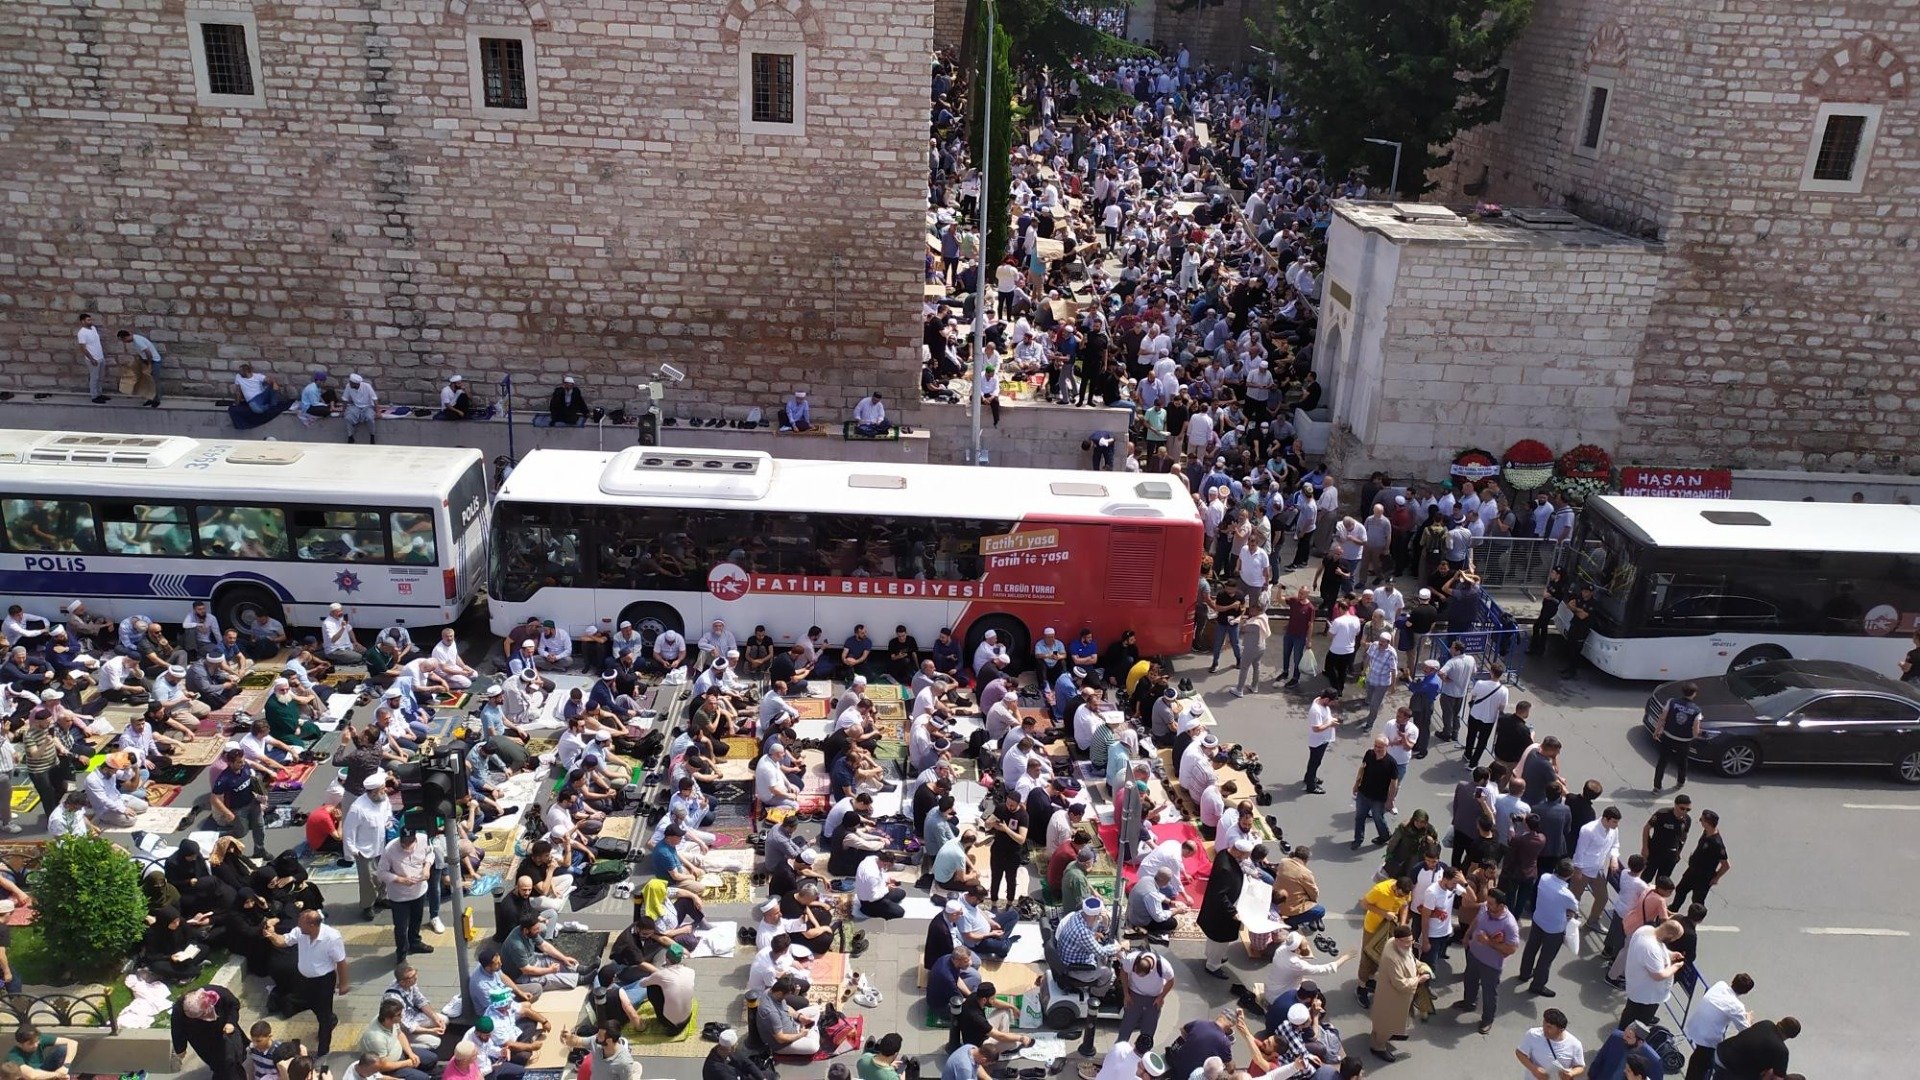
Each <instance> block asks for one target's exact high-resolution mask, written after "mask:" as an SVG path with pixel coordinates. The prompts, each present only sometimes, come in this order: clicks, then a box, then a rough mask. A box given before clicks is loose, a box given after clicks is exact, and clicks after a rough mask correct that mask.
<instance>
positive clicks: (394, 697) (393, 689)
mask: <svg viewBox="0 0 1920 1080" xmlns="http://www.w3.org/2000/svg"><path fill="white" fill-rule="evenodd" d="M380 696H381V697H383V698H385V699H387V700H388V701H398V700H400V696H401V695H400V688H399V687H397V686H389V687H387V692H386V693H384V694H381V695H380Z"/></svg>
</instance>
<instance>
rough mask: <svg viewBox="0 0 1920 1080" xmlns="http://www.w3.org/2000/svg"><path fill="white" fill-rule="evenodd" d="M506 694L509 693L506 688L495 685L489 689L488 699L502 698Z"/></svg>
mask: <svg viewBox="0 0 1920 1080" xmlns="http://www.w3.org/2000/svg"><path fill="white" fill-rule="evenodd" d="M506 692H507V688H506V687H504V686H501V685H500V684H499V683H494V684H493V685H492V686H489V687H487V696H488V697H500V696H502V695H504V694H505V693H506Z"/></svg>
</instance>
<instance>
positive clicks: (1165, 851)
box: [1139, 840, 1199, 881]
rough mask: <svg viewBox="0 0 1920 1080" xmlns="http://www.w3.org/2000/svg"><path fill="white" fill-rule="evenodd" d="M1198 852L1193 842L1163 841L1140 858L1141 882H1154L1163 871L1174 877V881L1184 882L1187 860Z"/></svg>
mask: <svg viewBox="0 0 1920 1080" xmlns="http://www.w3.org/2000/svg"><path fill="white" fill-rule="evenodd" d="M1197 850H1199V849H1198V847H1197V846H1196V845H1195V844H1194V842H1193V841H1191V840H1162V841H1161V842H1160V843H1158V844H1155V845H1154V848H1153V850H1152V851H1149V852H1147V853H1146V854H1145V855H1142V856H1141V857H1140V877H1139V880H1141V881H1152V880H1154V879H1155V876H1156V875H1158V874H1159V872H1160V871H1162V870H1165V871H1167V872H1168V873H1169V874H1171V875H1173V877H1172V880H1174V881H1180V880H1182V879H1183V878H1184V877H1185V876H1186V872H1187V870H1186V866H1187V859H1188V858H1189V857H1191V856H1192V855H1193V854H1194V852H1196V851H1197Z"/></svg>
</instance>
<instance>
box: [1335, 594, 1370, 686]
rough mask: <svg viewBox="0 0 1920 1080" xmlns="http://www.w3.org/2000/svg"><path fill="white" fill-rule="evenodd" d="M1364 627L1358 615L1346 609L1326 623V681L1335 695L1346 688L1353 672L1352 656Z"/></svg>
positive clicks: (1357, 646) (1358, 644) (1358, 645)
mask: <svg viewBox="0 0 1920 1080" xmlns="http://www.w3.org/2000/svg"><path fill="white" fill-rule="evenodd" d="M1364 629H1365V626H1364V625H1362V624H1361V622H1360V617H1359V616H1357V615H1355V614H1354V613H1353V612H1352V611H1347V612H1345V613H1343V614H1341V615H1340V616H1338V617H1337V618H1335V619H1334V620H1333V621H1332V622H1330V623H1328V624H1327V664H1326V668H1327V671H1326V675H1327V682H1328V683H1329V684H1330V685H1331V686H1332V687H1333V693H1334V696H1335V697H1338V696H1339V695H1340V694H1341V692H1343V691H1344V690H1346V688H1347V679H1348V678H1350V677H1351V676H1352V674H1353V657H1354V653H1355V651H1356V650H1358V649H1359V647H1360V633H1361V631H1362V630H1364Z"/></svg>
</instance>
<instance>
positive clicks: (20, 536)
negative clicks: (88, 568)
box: [0, 499, 100, 555]
mask: <svg viewBox="0 0 1920 1080" xmlns="http://www.w3.org/2000/svg"><path fill="white" fill-rule="evenodd" d="M0 514H4V516H5V518H6V526H7V543H8V544H10V545H12V547H13V550H15V551H52V552H60V553H62V554H69V555H92V554H96V553H98V552H99V550H100V540H99V537H98V535H97V534H96V533H95V531H94V527H93V506H92V504H91V503H88V502H85V501H83V500H80V499H5V500H0Z"/></svg>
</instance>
